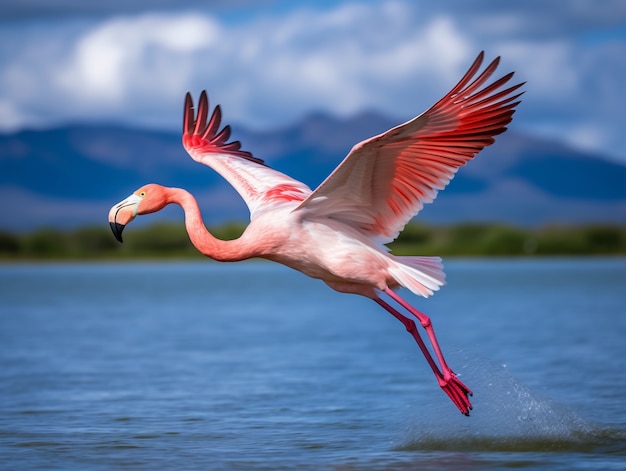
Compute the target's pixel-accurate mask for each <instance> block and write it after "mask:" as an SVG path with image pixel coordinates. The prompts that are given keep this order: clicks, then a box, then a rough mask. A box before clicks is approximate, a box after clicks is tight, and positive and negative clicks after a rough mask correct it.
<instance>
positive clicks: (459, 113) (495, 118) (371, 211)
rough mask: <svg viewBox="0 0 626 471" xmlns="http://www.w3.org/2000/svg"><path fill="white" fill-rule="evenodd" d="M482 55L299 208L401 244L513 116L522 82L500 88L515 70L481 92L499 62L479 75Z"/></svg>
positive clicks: (358, 150)
mask: <svg viewBox="0 0 626 471" xmlns="http://www.w3.org/2000/svg"><path fill="white" fill-rule="evenodd" d="M483 57H484V53H483V52H481V53H480V54H479V55H478V57H477V58H476V60H475V61H474V63H473V64H472V66H471V67H470V69H469V70H468V71H467V73H466V74H465V76H464V77H463V78H462V79H461V81H460V82H459V83H458V84H457V85H456V86H455V87H454V88H453V89H452V90H451V91H450V92H449V93H448V94H447V95H445V96H444V97H443V98H442V99H441V100H439V101H438V102H437V103H436V104H435V105H433V106H432V107H431V108H430V109H429V110H428V111H426V112H425V113H423V114H421V115H420V116H418V117H416V118H414V119H412V120H410V121H408V122H406V123H404V124H402V125H400V126H397V127H395V128H392V129H390V130H389V131H387V132H385V133H383V134H380V135H378V136H374V137H372V138H370V139H367V140H365V141H362V142H360V143H359V144H357V145H356V146H354V147H353V148H352V150H351V151H350V153H349V154H348V156H347V157H346V158H345V159H344V160H343V162H342V163H341V164H340V165H339V166H338V167H337V168H336V169H335V171H334V172H333V173H332V174H331V175H330V176H329V177H328V178H327V179H326V180H325V181H324V182H322V184H321V185H320V186H319V187H318V188H317V189H316V190H315V191H313V193H312V194H311V195H310V196H309V197H308V198H307V199H306V200H305V201H303V202H302V203H301V204H300V205H299V206H298V208H297V209H302V210H306V211H307V212H308V214H309V215H311V216H313V217H314V216H317V215H319V216H325V217H330V218H333V219H339V220H343V221H345V222H347V223H350V224H353V225H356V226H358V227H359V228H360V229H361V230H363V231H364V232H366V233H367V234H369V235H370V236H371V237H373V238H376V239H377V240H379V241H380V242H383V243H386V242H390V241H392V240H393V239H395V238H396V237H397V235H398V233H399V232H400V231H401V230H402V229H403V228H404V226H405V225H406V223H407V222H408V221H409V220H410V219H411V218H412V217H413V216H415V215H416V214H417V213H418V212H419V211H420V210H421V209H422V207H423V205H424V204H425V203H430V202H431V201H433V200H434V199H435V197H436V195H437V192H438V190H442V189H443V188H444V187H445V186H446V185H447V184H448V183H449V182H450V180H451V179H452V178H453V176H454V174H455V173H456V171H457V169H458V168H459V167H460V166H462V165H465V164H466V163H467V162H468V161H469V160H471V159H472V158H473V157H474V156H475V155H476V154H477V153H478V152H479V151H480V150H481V149H482V148H483V147H485V146H488V145H490V144H492V143H493V142H494V136H495V135H497V134H500V133H502V132H504V131H505V130H506V125H507V124H508V123H509V122H510V121H511V119H512V116H513V113H514V112H515V111H514V108H515V107H516V106H517V105H518V104H519V101H515V100H516V99H517V98H518V97H519V96H520V95H521V94H522V93H517V94H514V92H515V91H516V90H517V89H518V88H519V87H521V86H522V85H523V83H520V84H518V85H514V86H512V87H509V88H506V89H504V90H501V88H502V87H503V86H504V85H505V84H506V83H507V82H508V81H509V80H510V79H511V77H512V76H513V73H512V72H511V73H510V74H508V75H505V76H504V77H502V78H500V79H499V80H496V81H494V82H492V83H491V84H489V85H487V86H484V87H483V85H484V84H485V82H487V80H488V79H489V78H490V77H491V75H492V74H493V73H494V71H495V70H496V68H497V66H498V63H499V58H496V59H495V60H494V61H493V62H492V63H491V64H489V65H488V66H487V67H486V68H485V69H484V71H483V72H482V73H480V74H478V71H479V69H480V67H481V64H482V61H483ZM481 87H482V88H481Z"/></svg>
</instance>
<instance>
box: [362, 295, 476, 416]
mask: <svg viewBox="0 0 626 471" xmlns="http://www.w3.org/2000/svg"><path fill="white" fill-rule="evenodd" d="M385 293H386V294H387V295H388V296H389V297H391V298H392V299H393V300H395V301H396V302H397V303H398V304H400V305H401V306H402V307H404V308H405V309H406V310H407V311H409V312H410V313H411V314H413V315H414V316H415V317H417V319H418V320H419V321H420V323H421V325H422V327H424V329H425V330H426V332H427V333H428V337H429V339H430V342H431V344H432V346H433V349H434V351H435V355H436V356H437V360H438V361H439V364H440V365H441V369H442V370H443V372H442V371H440V370H439V368H438V367H437V365H436V364H435V361H434V360H433V357H432V356H431V354H430V352H429V351H428V349H427V348H426V345H425V344H424V341H423V340H422V338H421V337H420V335H419V332H418V331H417V327H416V325H415V322H414V321H412V320H411V319H408V318H407V317H405V316H403V315H402V314H400V313H399V312H398V311H397V310H396V309H394V308H393V307H391V306H390V305H389V304H388V303H386V302H385V301H383V300H382V299H380V298H375V299H374V300H375V301H376V302H377V303H378V304H379V305H380V306H382V307H383V308H385V310H386V311H388V312H389V313H390V314H391V315H392V316H394V317H395V318H396V319H398V320H399V321H400V322H402V323H403V324H404V326H405V328H406V330H407V331H409V333H411V335H412V336H413V338H414V339H415V341H416V342H417V344H418V346H419V347H420V350H421V351H422V353H423V354H424V357H426V361H427V362H428V364H429V365H430V367H431V368H432V370H433V372H434V373H435V376H436V377H437V381H438V383H439V386H440V387H441V388H442V389H443V390H444V392H445V393H446V394H447V395H448V396H449V397H450V399H451V400H452V402H454V404H455V405H456V406H457V407H458V408H459V410H460V411H461V413H463V414H465V415H469V411H470V410H471V409H472V404H471V402H470V400H469V398H468V395H470V396H471V395H472V391H471V390H470V389H469V388H468V387H467V386H465V385H464V384H463V383H462V382H461V381H460V380H459V379H458V378H457V376H456V374H455V373H454V372H453V371H452V370H451V369H450V367H449V366H448V365H447V363H446V361H445V359H444V358H443V353H442V352H441V348H440V347H439V343H438V342H437V338H436V336H435V331H434V330H433V328H432V323H431V321H430V318H429V317H428V316H427V315H426V314H424V313H422V312H420V311H418V310H417V309H415V308H414V307H413V306H411V305H410V304H409V303H407V302H406V301H405V300H404V299H402V298H401V297H400V296H399V295H397V294H396V293H395V292H393V291H392V290H390V289H387V290H385Z"/></svg>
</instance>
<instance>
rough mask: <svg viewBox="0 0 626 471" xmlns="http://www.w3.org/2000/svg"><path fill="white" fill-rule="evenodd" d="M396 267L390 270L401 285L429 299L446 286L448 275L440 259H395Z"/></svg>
mask: <svg viewBox="0 0 626 471" xmlns="http://www.w3.org/2000/svg"><path fill="white" fill-rule="evenodd" d="M393 259H394V261H395V262H396V263H395V266H393V267H391V268H390V269H389V273H390V274H391V276H393V277H394V278H395V280H396V281H397V282H398V283H400V285H402V286H404V287H405V288H407V289H409V290H411V291H412V292H413V293H415V294H417V295H419V296H424V297H425V298H427V297H428V296H431V295H432V294H433V292H434V291H437V290H439V288H440V287H441V286H443V285H444V284H445V279H446V275H445V273H444V272H443V264H442V263H441V258H440V257H412V256H411V257H403V256H394V257H393Z"/></svg>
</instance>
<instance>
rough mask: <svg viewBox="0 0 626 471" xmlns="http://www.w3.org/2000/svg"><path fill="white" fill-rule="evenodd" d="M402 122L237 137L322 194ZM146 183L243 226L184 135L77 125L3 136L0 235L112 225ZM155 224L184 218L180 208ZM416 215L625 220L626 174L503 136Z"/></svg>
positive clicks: (542, 143) (533, 140) (571, 152)
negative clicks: (345, 164) (181, 193)
mask: <svg viewBox="0 0 626 471" xmlns="http://www.w3.org/2000/svg"><path fill="white" fill-rule="evenodd" d="M396 124H398V123H397V122H395V121H392V120H390V119H388V118H386V117H383V116H381V115H378V114H376V113H373V112H368V113H363V114H360V115H358V116H355V117H352V118H350V119H344V120H341V119H337V118H334V117H331V116H327V115H324V114H315V115H311V116H309V117H308V118H306V119H304V120H303V121H302V122H300V123H297V124H296V125H294V126H291V127H288V128H284V129H278V130H273V131H267V132H255V131H250V130H246V129H242V128H239V127H235V131H236V134H235V135H234V138H235V139H239V140H240V141H241V142H242V145H243V149H245V150H250V151H252V152H253V153H254V155H256V156H257V157H260V158H263V159H264V160H265V161H266V163H267V164H268V165H270V166H271V167H273V168H275V169H277V170H280V171H282V172H284V173H287V174H289V175H291V176H293V177H294V178H297V179H299V180H302V181H304V182H305V183H307V184H308V185H309V186H311V187H315V186H317V185H318V184H319V183H320V182H321V181H323V179H324V178H325V177H326V176H327V175H328V174H329V173H330V172H331V171H332V170H333V169H334V168H335V167H336V166H337V165H338V164H339V162H341V160H342V159H343V157H344V156H345V155H346V154H347V153H348V152H349V150H350V148H351V147H352V146H353V145H354V144H355V143H357V142H359V141H360V140H362V139H365V138H368V137H370V136H373V135H375V134H378V133H380V132H383V131H385V130H387V129H389V128H390V127H392V126H394V125H396ZM149 182H156V183H161V184H164V185H168V186H180V187H185V188H187V189H188V190H189V191H191V192H192V193H194V195H196V197H197V198H198V200H199V202H200V205H201V207H202V209H203V214H204V217H205V220H206V221H207V223H209V224H211V223H219V222H223V221H227V220H231V221H232V220H246V219H247V218H248V213H247V208H246V206H245V204H244V203H243V202H242V201H241V199H240V198H239V195H237V193H236V192H235V191H234V190H233V189H232V188H230V186H229V185H228V184H226V183H225V182H224V181H223V180H222V179H221V177H220V176H219V175H217V174H216V173H215V172H213V171H212V170H211V169H209V168H206V167H204V166H203V165H201V164H198V163H196V162H194V161H193V160H191V158H190V157H189V156H188V155H187V154H186V152H185V151H184V149H183V148H182V146H181V143H180V134H179V133H167V132H159V131H153V130H145V129H128V128H123V127H116V126H85V125H76V126H65V127H59V128H55V129H49V130H24V131H21V132H17V133H13V134H5V135H0V198H2V201H3V202H4V204H3V205H2V207H1V208H0V230H2V229H3V230H12V231H24V230H31V229H34V228H38V227H43V226H45V227H58V228H67V227H76V226H80V225H86V224H106V222H107V214H108V210H109V208H110V207H111V206H112V205H113V204H114V203H116V202H118V201H119V200H121V199H122V198H123V197H125V196H127V195H128V194H130V193H131V192H132V191H134V190H135V189H136V188H138V187H139V186H141V185H143V184H145V183H149ZM159 216H160V218H161V219H163V218H167V219H175V218H176V219H182V216H181V212H180V210H179V209H176V208H168V209H167V210H166V211H165V212H162V213H160V214H159ZM419 218H420V219H421V220H424V221H426V222H431V223H433V222H434V223H453V222H466V221H500V222H506V223H510V224H516V225H525V226H528V225H539V224H556V223H566V224H577V223H587V222H611V223H623V222H624V221H626V166H625V165H620V164H617V163H614V162H611V161H609V160H608V159H604V158H602V156H597V155H592V154H589V153H585V152H582V151H579V150H577V149H574V148H571V147H568V146H566V145H564V144H562V143H559V142H555V141H550V140H546V139H541V138H537V137H533V136H524V135H520V134H517V133H515V132H512V131H508V132H507V133H505V134H503V135H501V136H498V138H497V140H496V143H495V144H494V145H493V146H491V147H488V148H486V149H485V150H484V151H483V152H481V153H480V154H479V155H478V157H477V158H476V159H474V160H473V161H472V162H470V163H469V164H468V165H467V166H465V167H463V168H461V169H460V170H459V172H458V174H457V176H456V177H455V178H454V180H453V181H452V182H451V184H450V185H449V186H448V188H447V189H446V190H445V191H443V192H441V193H440V194H439V196H438V197H437V200H436V201H435V202H434V204H430V205H426V207H425V208H424V210H423V211H422V212H421V213H420V215H419ZM156 219H157V217H155V216H153V217H152V218H143V222H146V221H155V220H156Z"/></svg>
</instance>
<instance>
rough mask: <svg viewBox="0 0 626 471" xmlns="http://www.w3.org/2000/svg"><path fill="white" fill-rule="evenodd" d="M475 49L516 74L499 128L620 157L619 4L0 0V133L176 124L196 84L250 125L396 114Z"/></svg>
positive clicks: (622, 28)
mask: <svg viewBox="0 0 626 471" xmlns="http://www.w3.org/2000/svg"><path fill="white" fill-rule="evenodd" d="M481 50H484V51H485V53H486V57H487V58H488V59H491V58H494V57H496V56H498V55H499V56H501V57H502V62H501V67H500V70H501V73H502V74H504V73H507V72H509V71H511V70H515V71H516V78H517V80H520V81H526V82H527V84H526V86H525V90H526V93H525V95H524V96H523V103H522V105H521V106H520V107H519V111H518V113H517V114H516V117H515V121H514V123H513V124H512V125H511V128H514V129H515V130H516V131H519V132H524V133H532V134H535V135H540V136H543V137H549V138H553V139H556V140H559V141H564V142H566V143H569V144H572V145H575V146H577V147H579V148H581V149H584V150H589V151H592V152H594V153H598V154H601V155H603V156H605V157H608V158H610V159H613V160H616V161H619V162H622V163H624V164H626V132H625V131H626V130H625V124H626V86H625V84H626V1H624V0H603V1H601V2H599V1H597V0H568V1H550V0H526V1H524V2H506V1H501V0H477V1H472V2H468V1H464V0H442V1H438V2H431V1H428V2H427V1H415V0H392V1H374V0H372V1H360V2H356V1H348V0H321V1H304V0H302V1H297V0H292V1H284V0H277V1H270V0H267V1H264V0H254V1H250V0H215V1H210V0H205V1H194V0H183V1H178V2H174V1H166V0H135V1H133V0H109V1H106V2H105V1H100V2H95V1H84V0H83V1H81V0H3V2H1V3H0V132H14V131H18V130H21V129H25V128H28V129H33V128H35V129H37V128H49V127H53V126H58V125H63V124H68V123H116V124H123V125H132V126H141V127H144V128H158V129H166V130H173V131H176V130H178V129H180V127H181V117H182V104H183V98H184V94H185V92H187V91H191V92H192V94H193V95H194V96H196V97H197V96H198V95H199V93H200V91H201V90H203V89H206V90H207V92H208V94H209V97H210V100H211V102H212V103H213V104H216V103H220V104H221V105H222V109H223V112H224V119H225V121H226V122H230V123H233V124H235V125H236V124H240V125H242V126H246V127H247V128H251V129H253V130H268V129H275V128H279V127H285V126H288V125H291V124H294V123H295V122H296V121H298V120H299V119H302V118H303V117H304V116H306V115H307V114H309V113H311V112H324V113H329V114H332V115H335V116H337V117H349V116H352V115H354V114H357V113H359V112H362V111H371V110H374V111H378V112H381V113H383V114H385V115H388V116H389V117H391V118H397V119H398V123H400V122H402V121H404V120H406V119H409V118H412V117H413V116H416V115H418V114H420V113H421V112H423V111H424V110H425V109H427V108H428V107H429V106H430V105H432V104H433V103H434V102H435V101H437V100H438V99H439V98H440V97H441V96H443V94H445V93H446V92H447V91H448V90H449V89H450V88H451V87H452V86H453V85H454V84H455V83H456V81H458V79H459V78H460V77H461V76H462V74H463V73H464V72H465V70H466V69H467V68H468V67H469V65H470V64H471V63H472V61H473V59H474V58H475V57H476V55H477V54H478V53H479V52H480V51H481Z"/></svg>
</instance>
